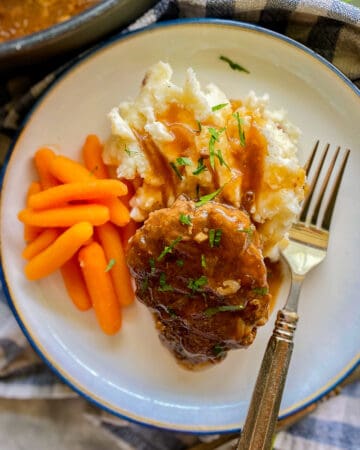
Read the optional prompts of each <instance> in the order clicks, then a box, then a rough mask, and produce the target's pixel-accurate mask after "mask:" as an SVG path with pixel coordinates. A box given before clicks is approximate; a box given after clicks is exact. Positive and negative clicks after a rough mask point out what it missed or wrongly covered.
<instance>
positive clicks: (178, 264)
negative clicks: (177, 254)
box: [176, 259, 185, 267]
mask: <svg viewBox="0 0 360 450" xmlns="http://www.w3.org/2000/svg"><path fill="white" fill-rule="evenodd" d="M184 264H185V263H184V260H183V259H177V260H176V265H177V266H178V267H184Z"/></svg>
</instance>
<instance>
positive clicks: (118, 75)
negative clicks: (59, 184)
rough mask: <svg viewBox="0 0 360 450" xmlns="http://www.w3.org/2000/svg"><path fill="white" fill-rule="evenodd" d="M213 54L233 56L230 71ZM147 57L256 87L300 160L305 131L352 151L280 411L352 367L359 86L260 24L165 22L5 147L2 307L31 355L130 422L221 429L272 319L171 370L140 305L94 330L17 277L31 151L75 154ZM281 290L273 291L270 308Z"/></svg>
mask: <svg viewBox="0 0 360 450" xmlns="http://www.w3.org/2000/svg"><path fill="white" fill-rule="evenodd" d="M219 55H226V56H228V57H230V58H232V59H233V60H235V61H237V62H239V63H240V64H243V65H244V66H245V67H247V68H248V69H249V70H250V74H249V75H247V74H244V73H240V72H236V71H232V70H231V69H230V68H229V67H228V66H227V65H226V64H225V63H224V62H222V61H220V60H219ZM158 60H164V61H168V62H170V63H171V64H172V66H173V67H174V69H175V74H176V75H175V79H176V81H178V82H179V81H181V80H182V79H183V77H184V72H185V69H186V68H187V67H188V66H190V65H191V66H192V67H193V68H194V69H195V71H196V72H197V74H198V76H199V78H200V81H201V82H202V83H207V82H210V81H213V82H215V83H216V84H218V85H219V86H220V87H221V88H222V89H223V90H224V91H225V92H226V94H227V95H228V96H229V97H231V98H241V97H243V96H244V95H245V94H246V93H247V92H248V91H249V90H250V89H254V90H255V91H256V92H257V93H258V94H263V93H265V92H268V93H269V94H270V98H271V107H273V108H279V107H284V108H285V109H287V110H288V111H289V117H290V119H291V121H292V122H293V123H295V124H297V125H298V126H299V127H300V128H301V129H302V130H303V135H302V138H301V142H300V155H299V156H300V159H301V160H302V161H304V160H305V158H306V155H307V154H308V153H309V151H310V148H311V147H312V145H313V143H314V141H315V139H316V138H319V139H321V140H322V141H324V142H325V141H329V142H331V143H333V144H334V145H337V144H341V145H342V146H344V147H349V148H351V149H352V153H351V156H350V160H349V165H348V168H347V176H346V178H345V180H344V182H343V185H342V187H341V192H340V198H339V200H338V208H337V211H336V214H335V217H334V219H333V231H332V235H331V240H330V246H329V253H328V257H327V258H326V260H325V262H324V263H323V264H322V265H321V266H319V267H318V268H317V269H315V270H314V271H313V272H312V273H311V274H310V275H309V276H308V278H307V279H306V282H305V284H304V287H303V291H302V295H301V302H300V322H299V326H298V330H297V334H296V345H295V350H294V355H293V359H292V364H291V368H290V371H289V375H288V380H287V384H286V388H285V392H284V397H283V401H282V407H281V415H282V416H284V415H286V414H291V413H293V412H294V411H297V410H299V409H300V408H302V407H304V406H305V405H307V404H308V403H310V402H312V401H314V400H315V399H317V398H318V397H319V396H321V395H322V394H324V393H325V392H327V391H328V390H329V389H330V388H331V387H333V386H334V385H335V384H336V383H338V382H339V381H340V380H341V379H342V377H343V376H345V374H346V373H348V372H349V371H350V370H352V369H353V368H354V367H355V365H356V364H357V362H358V355H357V352H358V350H359V342H360V308H359V304H358V297H359V292H360V277H359V276H358V270H359V269H358V266H359V264H358V263H359V253H360V233H359V223H360V196H359V192H360V177H359V173H360V151H359V149H358V144H359V142H360V128H359V123H360V102H359V93H358V92H356V91H355V89H354V88H353V87H352V86H351V83H350V82H348V81H347V80H346V79H345V78H344V77H342V75H341V74H340V73H339V72H337V71H336V70H335V69H334V68H333V67H332V66H330V65H329V64H327V63H325V62H324V61H323V60H322V59H321V58H319V57H318V56H316V55H315V54H313V53H311V52H310V51H308V50H306V49H305V48H303V47H302V46H300V45H298V44H295V43H294V42H292V41H290V40H289V39H287V38H283V37H280V36H278V35H276V34H274V33H271V32H269V31H265V30H262V29H260V28H257V27H254V26H249V25H239V24H235V23H230V22H220V21H217V22H216V21H188V22H181V21H180V22H177V23H169V24H164V25H160V26H156V27H152V28H149V29H146V30H144V31H141V32H139V33H135V34H130V35H128V36H125V37H123V38H122V39H120V40H116V41H113V42H110V43H109V44H108V45H106V46H105V47H102V48H100V49H99V50H97V51H96V52H94V53H92V54H91V55H90V56H89V57H87V58H86V59H84V60H82V61H81V62H80V63H79V64H77V65H76V66H75V67H73V68H71V69H70V70H69V71H67V73H66V74H65V75H64V76H63V77H62V78H61V79H60V80H59V81H57V82H56V83H55V84H54V85H53V86H52V87H51V88H50V89H49V90H48V92H47V93H46V95H45V96H44V97H43V98H42V99H41V101H40V102H39V103H38V104H37V106H36V107H35V109H34V110H33V111H32V113H31V114H30V116H29V118H28V120H27V122H26V124H25V126H24V128H23V130H22V132H21V134H20V136H19V138H18V140H17V142H16V144H15V146H14V149H13V152H12V156H11V158H10V161H9V164H8V167H7V170H6V174H5V178H4V185H3V195H2V197H3V198H2V212H1V241H2V258H3V270H4V275H5V279H6V283H7V287H8V289H9V293H10V296H11V303H12V306H13V309H14V312H15V314H16V316H17V319H18V320H19V322H20V324H21V326H22V327H23V330H24V331H25V333H26V335H27V336H28V338H29V340H30V341H31V342H32V344H33V346H34V347H35V348H36V350H37V351H38V352H39V353H40V354H41V355H42V356H43V358H44V359H45V360H46V361H47V362H48V363H49V364H50V366H51V367H52V368H53V369H54V370H55V371H56V372H57V373H58V374H59V375H60V376H61V377H62V378H63V379H64V380H66V381H67V382H68V383H69V384H70V385H71V386H72V387H73V388H74V389H76V390H77V391H78V392H80V393H81V394H83V395H84V396H86V397H87V398H88V399H90V400H92V401H94V402H96V403H97V404H98V405H100V406H102V407H104V408H106V409H108V410H109V411H112V412H114V413H116V414H119V415H121V416H125V417H127V418H130V419H132V420H135V421H138V422H141V423H145V424H150V425H155V426H159V427H163V428H169V429H176V430H184V431H194V432H195V431H196V432H219V431H228V430H235V429H238V428H239V427H240V426H241V424H242V423H243V421H244V418H245V416H246V411H247V406H248V403H249V399H250V396H251V392H252V388H253V384H254V382H255V378H256V374H257V372H258V369H259V365H260V362H261V358H262V355H263V351H264V348H265V345H266V342H267V339H268V337H269V335H270V333H271V330H272V327H273V321H274V315H272V317H271V319H270V321H269V323H268V324H267V326H265V327H263V328H261V329H259V332H258V337H257V339H256V341H255V343H254V344H253V345H252V346H251V348H249V349H248V350H246V351H245V350H240V351H233V352H230V354H229V356H228V357H227V359H226V360H225V361H224V362H222V363H221V364H220V365H218V366H215V367H213V368H211V369H209V370H205V371H201V372H195V373H192V372H188V371H186V370H184V369H182V368H181V367H179V366H178V365H177V364H176V363H175V361H174V359H173V358H172V356H171V355H170V354H169V353H168V351H167V350H166V349H165V348H163V347H162V345H161V344H160V342H159V340H158V337H157V333H156V331H155V328H154V325H153V321H152V318H151V316H150V314H149V313H148V312H147V310H146V309H145V308H144V307H142V306H141V305H140V304H136V305H134V306H133V307H131V308H129V309H127V310H126V311H125V312H124V325H123V330H122V331H121V333H120V334H119V335H118V336H116V337H106V336H104V335H103V334H102V333H101V332H100V331H99V329H98V326H97V324H96V321H95V318H94V315H93V312H88V313H80V312H77V311H76V310H75V309H74V307H73V306H72V304H71V302H70V301H69V299H68V298H67V296H66V294H65V292H64V288H63V285H62V283H61V281H60V278H59V276H58V275H54V276H50V277H48V278H46V279H44V280H42V281H40V282H36V283H35V282H31V283H30V282H28V281H26V280H25V278H24V275H23V266H24V262H23V261H22V259H21V256H20V254H21V250H22V248H23V246H24V243H23V239H22V225H21V224H20V223H19V222H18V220H17V219H16V214H17V212H18V211H19V210H20V209H22V208H23V207H24V199H25V192H26V189H27V186H28V184H29V182H30V180H32V179H33V178H34V177H35V173H34V170H33V165H32V161H31V159H32V155H33V154H34V151H35V150H36V149H37V148H38V147H39V146H42V145H46V144H48V145H52V146H55V147H56V148H57V149H58V150H59V152H60V151H61V152H62V153H64V154H67V155H70V156H72V157H75V158H78V157H79V151H80V146H81V144H82V142H83V139H84V137H85V135H86V134H87V133H97V134H98V135H100V137H101V138H103V139H105V138H106V137H107V136H108V135H109V131H110V130H109V123H108V120H107V118H106V114H107V112H108V111H109V110H110V108H111V107H112V106H113V105H116V104H117V103H118V102H120V101H121V100H124V99H130V98H133V97H134V96H135V95H136V93H137V92H138V90H139V86H140V83H141V80H142V78H143V76H144V73H145V71H146V69H147V68H148V67H149V66H150V65H151V64H153V63H155V62H157V61H158ZM285 296H286V287H285V288H284V289H283V291H282V293H281V295H280V297H279V300H278V306H279V305H282V303H283V302H284V300H285Z"/></svg>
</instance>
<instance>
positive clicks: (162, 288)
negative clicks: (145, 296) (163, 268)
mask: <svg viewBox="0 0 360 450" xmlns="http://www.w3.org/2000/svg"><path fill="white" fill-rule="evenodd" d="M159 285H160V286H159V288H158V290H159V291H160V292H171V291H173V290H174V289H173V287H172V286H171V285H170V284H167V283H166V275H165V273H164V272H161V274H160V278H159Z"/></svg>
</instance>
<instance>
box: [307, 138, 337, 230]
mask: <svg viewBox="0 0 360 450" xmlns="http://www.w3.org/2000/svg"><path fill="white" fill-rule="evenodd" d="M315 147H316V145H315ZM329 147H330V144H327V145H326V147H325V149H324V151H323V154H322V157H321V161H320V164H319V165H318V167H317V169H316V173H315V174H314V176H313V180H312V183H311V185H310V188H309V192H308V194H307V197H306V199H305V201H304V204H303V207H302V210H301V214H300V221H301V222H306V217H307V214H308V212H309V206H310V203H311V199H312V196H313V194H314V191H315V188H316V185H317V182H318V180H319V175H320V172H321V169H322V166H323V165H324V161H325V158H326V155H327V153H328V151H329ZM314 156H315V155H314ZM310 158H311V157H310ZM312 159H314V157H312ZM311 162H312V161H311Z"/></svg>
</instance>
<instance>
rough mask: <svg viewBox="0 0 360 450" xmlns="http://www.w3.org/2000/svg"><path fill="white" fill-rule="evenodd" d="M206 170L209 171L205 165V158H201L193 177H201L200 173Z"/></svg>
mask: <svg viewBox="0 0 360 450" xmlns="http://www.w3.org/2000/svg"><path fill="white" fill-rule="evenodd" d="M204 170H207V167H206V166H205V164H204V158H199V159H198V165H197V168H196V169H195V170H194V171H193V175H199V173H201V172H203V171H204Z"/></svg>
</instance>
